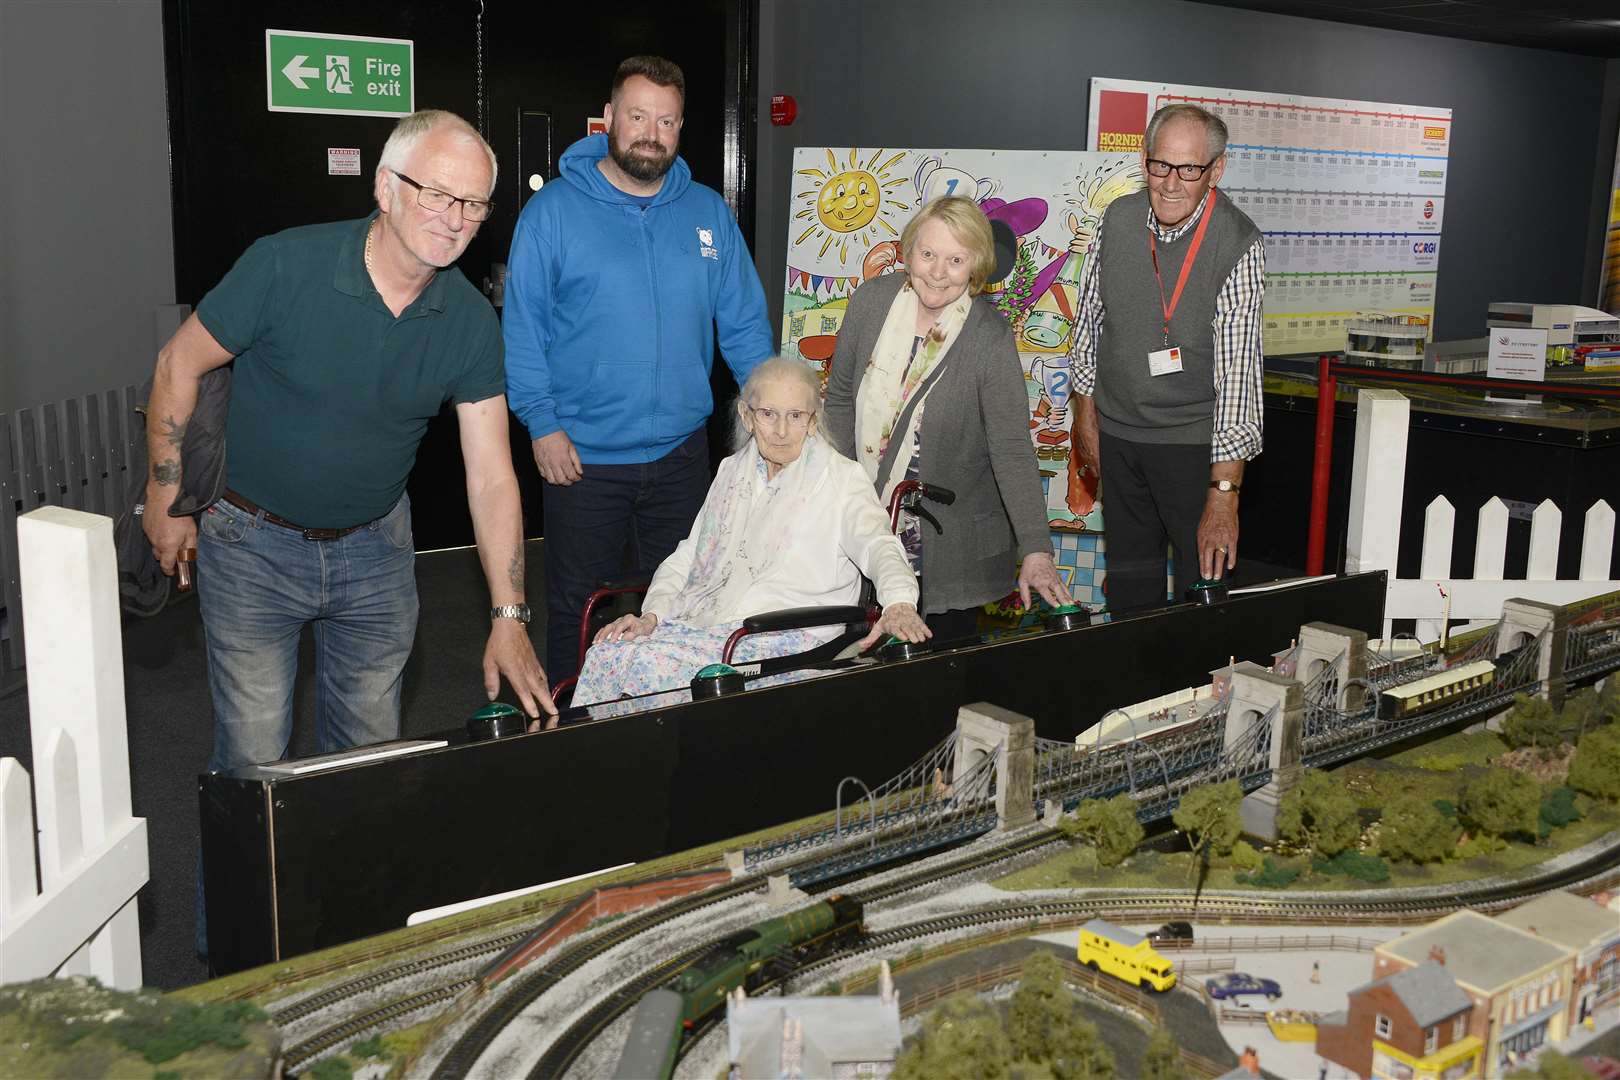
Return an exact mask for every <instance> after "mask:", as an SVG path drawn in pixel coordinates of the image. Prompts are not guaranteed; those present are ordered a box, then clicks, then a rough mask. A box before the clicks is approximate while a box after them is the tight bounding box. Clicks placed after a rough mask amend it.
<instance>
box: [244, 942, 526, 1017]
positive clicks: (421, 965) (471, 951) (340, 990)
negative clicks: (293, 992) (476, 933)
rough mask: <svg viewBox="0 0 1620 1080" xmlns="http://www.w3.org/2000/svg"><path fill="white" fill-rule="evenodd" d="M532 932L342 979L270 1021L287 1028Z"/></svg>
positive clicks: (495, 949)
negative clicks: (396, 983)
mask: <svg viewBox="0 0 1620 1080" xmlns="http://www.w3.org/2000/svg"><path fill="white" fill-rule="evenodd" d="M528 936H529V931H528V930H522V931H518V932H517V933H512V934H502V935H501V936H500V937H493V938H490V939H488V940H487V941H480V942H477V943H476V944H472V945H467V946H464V947H462V948H459V949H452V950H450V951H449V952H444V953H439V954H437V955H435V956H427V957H423V958H422V959H420V960H411V961H408V962H406V963H403V964H395V965H394V966H393V967H389V968H383V969H381V970H379V971H373V972H369V973H368V974H365V975H362V976H360V977H359V978H357V979H350V980H349V981H348V982H346V983H339V984H338V985H337V986H333V987H330V988H328V989H326V990H322V991H321V992H320V993H318V994H311V995H310V996H309V997H306V998H302V999H300V1000H298V1001H295V1002H294V1003H293V1004H291V1005H288V1006H287V1007H286V1008H282V1009H277V1010H276V1011H275V1012H272V1013H271V1014H270V1022H271V1023H273V1024H275V1025H276V1026H277V1027H282V1028H284V1027H286V1026H287V1025H288V1024H295V1023H297V1022H298V1021H300V1020H302V1019H304V1018H305V1017H307V1016H313V1015H314V1014H315V1013H318V1012H320V1011H321V1010H322V1009H326V1008H330V1007H331V1006H333V1005H340V1004H342V1003H343V1002H344V1001H347V1000H348V999H349V998H352V997H357V996H359V995H360V994H363V993H365V992H366V991H367V990H375V989H376V988H377V987H379V986H387V985H388V984H389V983H391V982H397V981H399V980H400V979H408V978H410V977H411V976H413V975H423V974H426V973H427V972H429V971H437V970H438V969H439V968H444V967H449V966H451V965H452V964H459V963H460V962H462V961H463V960H473V959H476V958H477V957H480V956H485V955H487V954H489V953H493V952H500V951H501V950H502V949H509V948H511V947H512V946H513V945H516V944H517V943H518V942H520V941H522V940H523V939H524V938H526V937H528Z"/></svg>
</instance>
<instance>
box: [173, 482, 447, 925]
mask: <svg viewBox="0 0 1620 1080" xmlns="http://www.w3.org/2000/svg"><path fill="white" fill-rule="evenodd" d="M197 597H198V601H199V603H200V604H201V605H202V618H203V633H204V636H205V638H206V640H207V645H208V685H209V690H210V692H211V693H212V695H213V702H214V752H213V755H212V756H211V757H210V758H209V759H208V771H209V772H224V771H227V770H229V769H235V768H239V767H241V766H244V765H255V764H259V763H261V762H266V761H275V760H277V759H279V758H282V757H285V756H286V753H287V744H288V743H289V741H290V740H291V738H292V725H293V715H292V701H293V683H294V680H295V679H296V677H297V673H298V638H299V635H300V634H301V633H302V632H303V629H304V626H305V624H306V623H307V624H311V625H312V626H313V628H314V632H315V736H316V744H317V748H318V750H319V752H321V753H328V752H330V751H333V750H341V749H344V748H346V747H350V746H360V745H363V744H365V743H374V742H384V741H387V740H389V739H395V738H398V737H399V696H400V688H401V685H402V683H403V681H404V675H405V661H406V659H407V658H409V656H410V653H411V644H412V641H413V640H414V639H415V637H416V613H417V599H416V553H415V551H414V549H413V546H412V543H411V507H410V500H409V499H408V498H405V497H401V499H400V500H399V503H398V505H396V506H395V507H394V508H393V509H392V510H390V511H389V512H388V513H387V514H386V515H384V516H383V517H381V518H378V519H377V520H376V521H373V522H371V523H370V524H368V525H366V526H364V527H363V528H360V529H357V530H356V531H354V532H352V533H350V534H349V535H347V536H344V537H341V538H339V539H337V540H305V539H304V537H303V534H302V533H300V532H297V531H295V530H293V529H288V528H285V527H283V526H281V525H274V524H271V523H270V522H268V521H266V520H264V515H263V514H262V513H260V514H249V513H247V512H246V511H244V510H240V509H238V508H237V507H235V506H232V505H231V504H229V503H226V502H219V503H215V504H214V505H213V506H211V507H209V508H208V510H206V511H205V512H204V513H203V514H202V515H201V519H200V520H199V522H198V525H197ZM197 952H198V953H199V954H200V955H204V956H206V955H207V953H208V925H207V913H206V911H205V908H204V903H203V868H202V853H201V851H200V850H199V852H198V855H197Z"/></svg>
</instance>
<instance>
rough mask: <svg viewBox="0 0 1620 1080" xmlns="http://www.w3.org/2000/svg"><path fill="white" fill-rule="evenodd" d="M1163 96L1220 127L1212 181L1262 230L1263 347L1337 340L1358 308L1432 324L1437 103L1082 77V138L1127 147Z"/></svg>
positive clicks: (1439, 206)
mask: <svg viewBox="0 0 1620 1080" xmlns="http://www.w3.org/2000/svg"><path fill="white" fill-rule="evenodd" d="M1177 102H1187V103H1190V104H1193V105H1199V106H1202V107H1203V108H1205V109H1208V110H1209V111H1210V112H1212V113H1214V114H1215V115H1217V116H1219V117H1220V118H1221V119H1222V120H1224V121H1225V122H1226V126H1227V130H1228V131H1229V133H1230V138H1229V140H1228V143H1227V161H1226V174H1225V176H1223V177H1222V179H1221V190H1222V191H1224V192H1226V194H1227V196H1228V197H1229V198H1231V200H1232V201H1233V202H1234V203H1236V204H1237V205H1238V206H1239V207H1241V208H1242V209H1243V211H1244V212H1245V213H1247V214H1248V215H1249V216H1250V217H1251V218H1253V219H1254V223H1255V224H1256V225H1258V226H1259V227H1260V229H1261V231H1262V232H1264V233H1265V242H1266V299H1265V351H1266V355H1267V356H1282V355H1287V354H1290V353H1311V352H1326V351H1338V350H1340V349H1343V348H1344V344H1345V330H1344V323H1345V322H1346V321H1347V320H1349V319H1352V318H1354V317H1355V316H1356V314H1357V313H1360V312H1378V313H1380V314H1385V315H1407V316H1415V317H1417V318H1418V319H1421V320H1422V321H1423V323H1424V324H1425V325H1427V326H1430V327H1432V326H1433V323H1434V297H1435V277H1436V274H1437V272H1438V269H1439V265H1440V232H1441V224H1442V222H1443V221H1444V219H1445V201H1446V198H1445V196H1446V163H1447V159H1448V157H1449V154H1450V149H1451V110H1450V109H1441V108H1431V107H1427V106H1418V105H1391V104H1386V103H1382V102H1371V101H1349V100H1341V99H1337V98H1317V97H1304V96H1301V95H1297V94H1263V93H1259V92H1256V91H1250V90H1225V89H1219V88H1215V87H1207V86H1182V85H1178V84H1174V83H1149V82H1135V81H1130V80H1125V79H1092V80H1091V102H1090V114H1089V123H1088V125H1087V131H1088V132H1089V135H1088V138H1089V145H1090V147H1091V148H1092V149H1093V150H1100V151H1110V152H1126V153H1136V154H1139V153H1141V150H1142V138H1143V135H1144V133H1145V132H1146V130H1147V122H1148V118H1149V117H1151V116H1152V115H1153V113H1154V112H1155V111H1156V110H1158V109H1159V108H1161V107H1162V106H1165V105H1170V104H1175V103H1177Z"/></svg>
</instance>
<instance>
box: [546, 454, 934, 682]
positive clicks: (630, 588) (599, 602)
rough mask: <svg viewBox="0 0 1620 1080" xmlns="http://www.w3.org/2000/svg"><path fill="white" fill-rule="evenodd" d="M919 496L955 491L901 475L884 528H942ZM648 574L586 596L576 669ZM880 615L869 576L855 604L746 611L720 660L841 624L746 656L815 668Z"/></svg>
mask: <svg viewBox="0 0 1620 1080" xmlns="http://www.w3.org/2000/svg"><path fill="white" fill-rule="evenodd" d="M925 501H931V502H937V503H939V504H940V505H942V506H949V505H950V504H951V503H953V502H955V501H956V493H955V492H954V491H951V490H950V489H949V488H943V487H940V486H939V485H937V484H925V483H923V482H922V481H920V480H902V481H901V482H900V483H898V484H896V485H895V487H894V492H893V494H892V495H891V496H890V497H889V530H890V531H891V532H893V531H895V530H897V529H898V528H899V526H900V514H901V512H902V511H905V512H908V513H912V514H915V515H917V516H918V517H920V518H922V519H923V520H924V521H926V522H928V523H929V524H930V525H932V526H933V527H934V531H935V532H943V531H944V528H943V526H941V525H940V523H939V519H938V518H936V517H934V515H933V514H931V513H929V511H928V508H927V507H926V506H924V505H923V503H924V502H925ZM652 577H653V575H652V574H651V573H646V572H643V573H638V574H631V575H626V576H624V577H619V578H613V579H610V580H606V581H602V582H600V583H598V585H597V587H596V589H595V591H593V592H592V593H591V595H590V596H589V597H587V598H586V600H585V607H584V609H583V610H582V611H581V612H580V619H579V664H578V667H577V668H576V669H575V670H576V671H580V670H584V667H585V654H586V652H587V651H588V650H589V649H590V647H591V642H592V640H594V639H595V637H596V634H597V631H599V630H601V628H602V627H604V626H606V625H608V624H609V623H611V622H613V621H614V620H615V619H619V618H622V617H623V616H625V615H639V614H640V613H641V598H642V597H643V596H644V595H645V594H646V592H647V588H648V586H650V585H651V584H652ZM881 615H882V608H880V607H879V606H878V603H877V590H876V589H875V588H874V587H873V585H872V583H871V582H870V581H864V582H863V584H862V586H861V597H860V601H859V602H858V603H856V604H847V605H828V606H822V607H801V608H784V609H782V610H780V611H768V612H764V613H762V614H759V615H750V616H749V617H748V618H746V619H744V620H743V624H742V625H741V626H739V627H738V628H737V629H736V630H735V631H733V632H732V634H731V637H730V638H728V639H727V640H726V645H725V649H724V651H723V653H722V654H721V657H720V662H721V663H722V664H730V663H731V661H732V658H733V657H734V656H735V655H736V651H737V647H738V646H739V645H740V644H741V643H742V642H743V640H744V639H746V638H748V637H751V636H753V635H755V634H769V633H775V632H776V631H780V630H807V629H812V628H814V627H824V626H841V627H843V629H842V630H841V631H840V632H839V633H838V634H837V636H835V637H834V638H832V639H831V640H830V641H827V642H825V643H824V644H821V645H818V646H816V647H815V648H814V649H808V650H806V651H804V652H801V653H793V654H790V655H788V656H777V657H771V658H769V659H766V660H757V661H751V663H754V664H758V665H759V674H760V675H761V676H765V675H776V674H780V673H782V672H786V671H797V670H801V669H804V668H816V667H821V666H824V665H826V664H829V663H831V662H832V661H835V660H839V659H843V658H845V654H846V653H847V652H848V650H849V649H850V647H851V646H852V645H854V644H855V643H856V642H858V641H860V640H861V638H863V637H865V636H866V635H867V634H868V633H870V632H871V629H872V624H873V623H875V622H877V621H878V619H879V617H880V616H881ZM578 681H579V676H578V675H572V676H570V677H568V678H566V679H563V680H562V681H561V682H559V683H557V685H556V686H554V687H552V690H551V697H552V700H553V701H554V702H555V703H556V704H557V706H558V708H562V707H564V705H565V702H567V701H568V700H569V699H570V698H571V697H572V696H573V692H574V684H575V683H577V682H578Z"/></svg>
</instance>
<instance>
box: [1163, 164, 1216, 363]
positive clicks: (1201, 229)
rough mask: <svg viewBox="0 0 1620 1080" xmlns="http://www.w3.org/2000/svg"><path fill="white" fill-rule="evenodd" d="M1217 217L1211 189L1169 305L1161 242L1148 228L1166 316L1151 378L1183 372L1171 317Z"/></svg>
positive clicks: (1213, 190) (1213, 193) (1179, 349)
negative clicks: (1173, 341) (1211, 221)
mask: <svg viewBox="0 0 1620 1080" xmlns="http://www.w3.org/2000/svg"><path fill="white" fill-rule="evenodd" d="M1214 216H1215V189H1214V188H1213V187H1211V188H1210V189H1209V197H1208V199H1207V200H1206V202H1205V204H1204V216H1203V217H1202V218H1200V219H1199V222H1198V228H1197V229H1196V230H1194V232H1193V238H1192V243H1191V244H1189V245H1188V246H1187V257H1186V258H1184V259H1182V261H1181V274H1180V275H1179V276H1178V277H1177V279H1176V291H1175V292H1174V293H1173V294H1172V295H1171V297H1170V300H1169V302H1168V303H1167V302H1166V301H1165V298H1164V278H1163V277H1162V276H1161V275H1160V273H1159V242H1158V237H1157V236H1156V235H1155V234H1154V230H1153V227H1152V226H1149V227H1148V254H1149V255H1151V256H1152V257H1153V276H1154V278H1155V279H1156V280H1157V281H1158V283H1159V310H1160V311H1162V312H1163V313H1164V324H1163V330H1164V348H1162V349H1157V350H1155V351H1153V352H1150V353H1148V374H1149V375H1152V376H1155V377H1156V376H1159V375H1174V374H1176V373H1177V372H1179V371H1180V370H1181V346H1179V345H1172V344H1170V317H1171V316H1172V315H1174V314H1175V313H1176V305H1177V304H1179V303H1181V291H1182V290H1183V289H1185V288H1186V287H1187V278H1188V276H1189V275H1190V274H1191V273H1192V268H1193V263H1194V262H1196V261H1197V260H1198V251H1199V249H1200V248H1202V247H1203V246H1204V234H1205V233H1206V232H1208V231H1209V219H1210V218H1212V217H1214Z"/></svg>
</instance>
